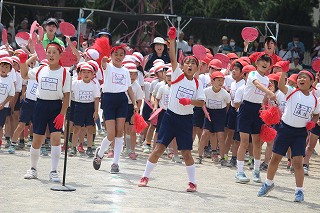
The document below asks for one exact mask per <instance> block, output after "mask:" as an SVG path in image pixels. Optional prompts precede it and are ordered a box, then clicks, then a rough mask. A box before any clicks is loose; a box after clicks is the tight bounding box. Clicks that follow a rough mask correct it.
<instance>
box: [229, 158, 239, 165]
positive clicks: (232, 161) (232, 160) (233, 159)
mask: <svg viewBox="0 0 320 213" xmlns="http://www.w3.org/2000/svg"><path fill="white" fill-rule="evenodd" d="M236 166H237V160H236V159H235V158H231V159H230V161H229V163H228V164H227V167H236Z"/></svg>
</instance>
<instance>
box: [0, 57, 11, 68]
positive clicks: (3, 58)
mask: <svg viewBox="0 0 320 213" xmlns="http://www.w3.org/2000/svg"><path fill="white" fill-rule="evenodd" d="M1 63H6V64H10V65H11V67H13V61H12V59H11V58H10V57H2V58H0V64H1Z"/></svg>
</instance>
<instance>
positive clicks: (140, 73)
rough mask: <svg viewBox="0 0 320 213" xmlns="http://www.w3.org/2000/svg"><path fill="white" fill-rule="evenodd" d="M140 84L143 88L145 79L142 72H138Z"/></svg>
mask: <svg viewBox="0 0 320 213" xmlns="http://www.w3.org/2000/svg"><path fill="white" fill-rule="evenodd" d="M137 82H138V84H139V85H140V86H141V87H143V86H144V77H143V74H142V72H140V71H138V80H137Z"/></svg>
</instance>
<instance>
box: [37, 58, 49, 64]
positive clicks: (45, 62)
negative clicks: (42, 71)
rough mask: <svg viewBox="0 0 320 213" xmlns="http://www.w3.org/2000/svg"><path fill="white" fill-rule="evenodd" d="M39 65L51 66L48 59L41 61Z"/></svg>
mask: <svg viewBox="0 0 320 213" xmlns="http://www.w3.org/2000/svg"><path fill="white" fill-rule="evenodd" d="M39 64H40V65H49V61H48V59H43V60H42V61H40V63H39Z"/></svg>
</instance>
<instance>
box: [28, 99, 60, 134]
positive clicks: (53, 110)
mask: <svg viewBox="0 0 320 213" xmlns="http://www.w3.org/2000/svg"><path fill="white" fill-rule="evenodd" d="M61 107H62V100H42V99H37V101H36V104H35V108H34V110H35V111H34V112H35V113H34V114H33V132H34V133H36V134H38V135H45V133H46V129H47V126H48V127H49V131H50V133H52V132H61V131H62V128H61V129H56V128H55V127H54V123H53V121H54V119H55V118H56V117H57V115H59V114H60V111H61Z"/></svg>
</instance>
